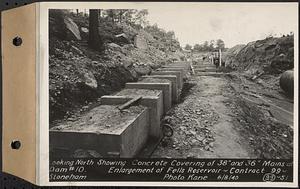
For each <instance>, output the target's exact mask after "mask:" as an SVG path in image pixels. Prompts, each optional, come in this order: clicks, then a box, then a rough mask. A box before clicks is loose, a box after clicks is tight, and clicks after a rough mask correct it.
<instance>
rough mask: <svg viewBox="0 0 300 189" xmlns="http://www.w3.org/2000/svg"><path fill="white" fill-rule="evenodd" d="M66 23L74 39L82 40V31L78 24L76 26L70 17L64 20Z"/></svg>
mask: <svg viewBox="0 0 300 189" xmlns="http://www.w3.org/2000/svg"><path fill="white" fill-rule="evenodd" d="M64 23H65V25H66V27H67V29H68V31H69V32H70V33H71V34H72V39H76V40H81V36H80V31H79V28H78V26H77V24H75V22H74V21H73V20H72V19H71V18H68V17H65V18H64Z"/></svg>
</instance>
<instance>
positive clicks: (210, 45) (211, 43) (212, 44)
mask: <svg viewBox="0 0 300 189" xmlns="http://www.w3.org/2000/svg"><path fill="white" fill-rule="evenodd" d="M208 47H209V48H208V50H209V51H213V50H215V41H214V40H211V41H210V43H209V46H208Z"/></svg>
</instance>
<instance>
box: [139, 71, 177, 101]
mask: <svg viewBox="0 0 300 189" xmlns="http://www.w3.org/2000/svg"><path fill="white" fill-rule="evenodd" d="M142 78H144V79H146V78H158V79H167V80H169V81H171V82H172V101H173V102H174V103H177V102H178V100H179V87H178V84H177V76H176V75H146V76H142Z"/></svg>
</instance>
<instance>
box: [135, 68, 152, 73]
mask: <svg viewBox="0 0 300 189" xmlns="http://www.w3.org/2000/svg"><path fill="white" fill-rule="evenodd" d="M134 70H135V71H136V73H138V74H139V75H148V74H150V73H151V68H150V67H148V66H139V67H136V68H134Z"/></svg>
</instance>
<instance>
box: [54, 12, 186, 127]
mask: <svg viewBox="0 0 300 189" xmlns="http://www.w3.org/2000/svg"><path fill="white" fill-rule="evenodd" d="M99 23H100V27H99V30H100V32H99V35H100V36H101V37H102V38H101V39H102V41H103V44H104V47H105V50H104V51H102V52H98V51H94V50H92V49H90V48H89V46H88V42H87V41H88V34H89V31H88V25H89V23H88V17H86V16H83V15H75V14H72V13H70V12H68V11H64V10H62V11H60V10H52V11H50V18H49V24H50V27H49V29H50V31H49V34H50V35H49V36H50V39H49V42H50V47H49V49H50V52H49V55H50V56H49V68H50V69H49V85H50V86H49V95H50V97H49V98H50V99H49V103H50V104H49V105H50V122H53V121H55V120H59V119H62V118H64V117H65V118H67V117H72V114H74V112H81V111H84V110H85V109H87V108H88V106H89V105H90V104H92V103H93V102H94V101H96V100H97V99H98V98H99V97H101V96H102V95H106V94H111V93H113V92H115V91H117V90H119V89H121V88H122V87H123V86H124V85H125V83H126V82H129V81H135V80H137V78H138V77H139V76H140V75H144V74H148V73H149V72H151V70H152V69H153V68H157V67H160V66H161V65H162V64H165V63H166V61H171V60H179V59H182V58H184V55H183V54H182V53H181V49H180V46H179V43H178V41H176V40H175V42H176V43H175V42H174V39H173V38H171V37H170V36H168V35H167V34H168V33H167V32H164V31H163V30H161V29H159V28H156V27H148V28H145V29H141V28H134V27H132V26H130V25H126V24H117V23H112V22H111V21H108V20H105V19H100V21H99ZM161 40H163V42H162V41H161Z"/></svg>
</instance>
